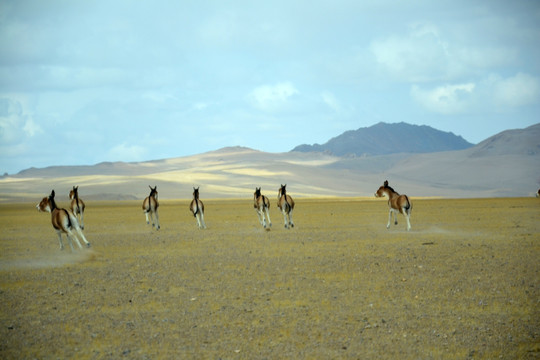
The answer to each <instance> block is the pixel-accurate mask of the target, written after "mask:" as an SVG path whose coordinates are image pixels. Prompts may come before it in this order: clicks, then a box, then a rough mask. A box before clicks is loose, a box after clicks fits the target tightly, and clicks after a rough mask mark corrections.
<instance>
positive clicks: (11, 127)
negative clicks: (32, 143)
mask: <svg viewBox="0 0 540 360" xmlns="http://www.w3.org/2000/svg"><path fill="white" fill-rule="evenodd" d="M41 132H43V130H42V128H41V127H40V126H39V125H38V124H37V123H36V122H35V121H34V119H33V117H32V115H31V114H30V113H28V112H27V111H26V110H25V104H24V101H22V102H21V101H19V100H16V99H11V98H1V99H0V142H1V143H2V145H7V144H15V143H22V142H24V141H25V140H26V139H27V138H29V137H33V136H35V135H36V134H38V133H41Z"/></svg>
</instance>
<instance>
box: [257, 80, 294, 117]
mask: <svg viewBox="0 0 540 360" xmlns="http://www.w3.org/2000/svg"><path fill="white" fill-rule="evenodd" d="M298 93H299V92H298V90H297V89H296V88H295V87H294V85H293V84H291V83H290V82H283V83H278V84H276V85H263V86H259V87H257V88H255V89H254V90H253V91H252V92H251V93H250V94H249V96H248V98H249V99H250V100H251V101H252V102H253V104H254V105H255V106H256V107H257V108H259V109H261V110H267V111H271V110H276V109H277V108H279V107H281V106H283V105H284V104H285V103H286V102H287V100H288V99H289V98H290V97H291V96H293V95H295V94H298Z"/></svg>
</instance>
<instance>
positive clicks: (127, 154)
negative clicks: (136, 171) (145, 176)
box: [108, 143, 146, 161]
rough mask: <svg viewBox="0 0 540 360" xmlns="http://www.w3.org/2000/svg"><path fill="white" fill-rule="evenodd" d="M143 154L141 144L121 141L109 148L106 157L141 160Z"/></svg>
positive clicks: (113, 159) (144, 150)
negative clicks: (129, 143)
mask: <svg viewBox="0 0 540 360" xmlns="http://www.w3.org/2000/svg"><path fill="white" fill-rule="evenodd" d="M145 154H146V149H145V148H144V147H142V146H139V145H128V144H126V143H122V144H119V145H116V146H115V147H113V148H112V149H110V150H109V152H108V157H109V159H110V160H111V161H120V160H121V161H141V160H143V159H144V156H145Z"/></svg>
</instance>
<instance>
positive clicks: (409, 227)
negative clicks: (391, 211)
mask: <svg viewBox="0 0 540 360" xmlns="http://www.w3.org/2000/svg"><path fill="white" fill-rule="evenodd" d="M403 215H404V216H405V220H407V231H410V230H411V220H410V219H409V217H410V216H411V214H410V213H409V212H408V211H407V209H405V208H404V209H403Z"/></svg>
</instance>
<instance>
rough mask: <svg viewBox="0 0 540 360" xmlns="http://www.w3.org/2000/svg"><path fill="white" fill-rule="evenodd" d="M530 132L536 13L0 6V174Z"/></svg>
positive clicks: (487, 7) (396, 4)
mask: <svg viewBox="0 0 540 360" xmlns="http://www.w3.org/2000/svg"><path fill="white" fill-rule="evenodd" d="M381 121H383V122H388V123H394V122H401V121H404V122H407V123H411V124H418V125H429V126H432V127H434V128H437V129H440V130H443V131H451V132H453V133H455V134H457V135H461V136H463V137H464V138H465V139H466V140H468V141H470V142H473V143H478V142H480V141H482V140H484V139H485V138H487V137H489V136H492V135H494V134H496V133H498V132H500V131H502V130H506V129H510V128H523V127H527V126H529V125H532V124H535V123H538V122H539V121H540V3H539V2H538V1H535V0H531V1H521V0H517V1H461V0H451V1H431V0H425V1H423V0H419V1H415V0H412V1H385V0H382V1H381V0H373V1H356V0H355V1H339V0H338V1H335V0H333V1H313V0H310V1H303V0H300V1H290V0H287V1H279V0H278V1H270V2H260V1H205V0H202V1H159V0H157V1H156V0H152V1H143V0H141V1H121V0H115V1H110V0H106V1H99V0H98V1H56V0H48V1H41V0H39V1H25V0H19V1H6V0H4V1H1V2H0V173H4V172H9V173H15V172H18V171H20V170H22V169H25V168H28V167H31V166H35V167H44V166H49V165H81V164H95V163H98V162H101V161H143V160H153V159H161V158H169V157H176V156H185V155H191V154H197V153H202V152H206V151H211V150H216V149H219V148H221V147H224V146H235V145H241V146H248V147H251V148H255V149H258V150H262V151H268V152H285V151H289V150H291V149H292V148H293V147H295V146H296V145H299V144H303V143H308V144H312V143H324V142H326V141H327V140H329V139H330V138H332V137H334V136H337V135H339V134H341V133H342V132H344V131H347V130H354V129H358V128H360V127H367V126H371V125H373V124H376V123H378V122H381Z"/></svg>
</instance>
